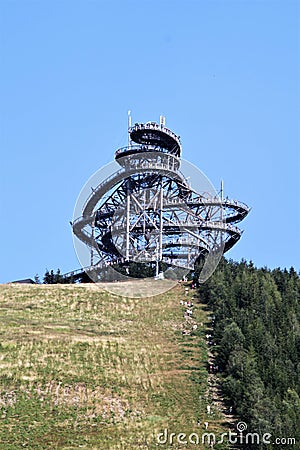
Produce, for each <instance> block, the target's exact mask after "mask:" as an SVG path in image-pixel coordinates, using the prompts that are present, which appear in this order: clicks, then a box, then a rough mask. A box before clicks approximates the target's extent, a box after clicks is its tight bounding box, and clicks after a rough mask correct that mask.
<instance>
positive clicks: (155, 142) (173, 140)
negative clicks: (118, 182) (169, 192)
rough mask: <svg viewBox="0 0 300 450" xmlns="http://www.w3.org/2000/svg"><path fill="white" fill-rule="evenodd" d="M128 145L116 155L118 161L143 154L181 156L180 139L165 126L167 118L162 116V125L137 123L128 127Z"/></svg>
mask: <svg viewBox="0 0 300 450" xmlns="http://www.w3.org/2000/svg"><path fill="white" fill-rule="evenodd" d="M128 139H129V140H128V145H127V147H123V148H119V149H118V150H117V151H116V153H115V158H116V160H119V159H121V158H124V157H127V156H132V155H134V154H138V153H142V152H159V153H164V154H169V155H172V156H173V157H175V158H177V159H179V158H180V156H181V143H180V138H179V136H177V135H176V134H175V133H173V131H171V130H169V128H167V127H166V126H165V118H164V117H163V116H161V118H160V124H158V123H156V122H146V123H136V124H135V125H134V126H131V124H130V126H129V127H128Z"/></svg>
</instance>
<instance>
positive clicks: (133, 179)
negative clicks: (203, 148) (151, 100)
mask: <svg viewBox="0 0 300 450" xmlns="http://www.w3.org/2000/svg"><path fill="white" fill-rule="evenodd" d="M128 131H129V141H128V145H127V146H126V147H123V148H120V149H118V150H117V151H116V153H115V160H116V161H117V162H118V164H119V165H120V169H119V170H118V171H116V172H115V173H113V174H112V175H111V176H109V177H108V178H107V179H105V180H104V181H103V182H101V183H100V184H99V185H98V186H97V187H96V188H95V189H93V191H92V194H91V195H90V196H89V198H88V199H87V200H86V202H85V204H84V206H83V210H82V216H81V217H79V218H77V219H76V220H75V221H74V222H73V224H72V226H73V232H74V234H75V235H76V236H77V237H78V238H79V239H80V240H81V241H82V242H84V243H85V244H86V245H87V246H89V248H90V253H91V266H90V268H89V269H88V271H90V272H93V274H94V275H95V274H96V275H97V279H99V280H100V279H101V273H102V274H103V271H102V272H101V269H103V268H104V267H107V266H114V267H120V266H122V265H123V266H125V267H126V264H127V265H128V264H129V263H130V262H135V263H147V264H150V265H151V264H153V265H156V267H158V265H159V264H160V265H161V263H164V267H169V268H181V269H183V270H191V269H193V268H194V265H195V262H196V261H197V260H198V259H199V258H200V257H201V256H207V255H209V254H211V253H213V252H216V251H221V253H222V254H223V252H226V251H227V250H229V249H230V248H231V247H232V246H233V245H234V244H235V243H236V242H237V241H238V240H239V239H240V237H241V234H242V232H241V230H240V229H239V228H238V227H237V226H236V223H237V222H239V221H241V220H242V219H243V218H244V217H245V216H246V215H247V214H248V212H249V208H248V206H246V205H245V204H244V203H241V202H238V201H236V200H229V199H228V198H226V199H224V198H223V195H221V196H219V195H212V194H211V193H205V192H196V191H195V190H193V189H192V187H190V185H189V182H188V179H187V178H186V177H185V176H184V175H183V174H182V173H181V171H180V157H181V151H182V148H181V143H180V139H179V137H178V136H177V135H176V134H175V133H173V132H172V131H171V130H169V129H168V128H167V127H166V126H165V121H164V118H161V121H160V124H157V123H154V122H148V123H145V124H143V123H141V124H135V125H134V126H130V127H129V130H128Z"/></svg>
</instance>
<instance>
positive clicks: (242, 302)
mask: <svg viewBox="0 0 300 450" xmlns="http://www.w3.org/2000/svg"><path fill="white" fill-rule="evenodd" d="M199 294H200V298H201V302H204V303H206V304H207V305H208V308H209V309H210V310H211V311H212V312H213V315H214V316H215V318H214V326H213V330H214V331H213V341H214V343H215V344H216V345H215V346H214V349H215V352H216V365H217V366H218V371H219V373H220V379H221V386H222V391H223V394H224V398H225V399H226V401H227V403H228V406H231V407H232V408H233V411H234V413H235V414H236V416H237V417H238V418H239V419H241V420H243V421H245V422H246V423H247V425H248V430H249V431H250V432H257V433H260V434H264V433H271V434H272V436H273V437H294V438H295V439H296V442H297V443H296V445H293V446H291V447H289V446H285V445H282V446H281V447H280V446H277V447H276V448H294V449H296V448H299V447H298V445H299V442H300V372H299V369H300V323H299V319H300V278H299V276H298V274H297V273H296V272H295V270H294V269H292V268H291V269H290V270H289V271H288V270H286V269H285V270H280V269H275V270H268V269H264V268H263V269H257V268H255V267H254V266H253V264H252V263H246V262H244V261H242V262H240V263H237V262H233V261H226V260H225V259H223V260H222V261H221V263H220V264H219V266H218V268H217V270H216V271H215V273H214V274H213V276H212V277H211V278H210V279H209V280H208V281H206V282H205V284H203V285H201V286H200V288H199ZM268 447H270V446H268ZM247 448H264V446H263V445H260V446H255V445H252V446H249V445H248V446H247Z"/></svg>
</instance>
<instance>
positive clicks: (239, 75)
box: [0, 0, 300, 282]
mask: <svg viewBox="0 0 300 450" xmlns="http://www.w3.org/2000/svg"><path fill="white" fill-rule="evenodd" d="M0 46H1V47H0V67H1V70H0V79H1V83H0V127H1V129H0V133H1V134H0V152H1V165H0V170H1V180H0V251H1V266H0V282H6V281H10V280H15V279H19V278H27V277H34V275H35V274H36V273H39V274H40V275H41V276H42V275H43V274H44V272H45V270H46V268H48V269H52V268H53V269H55V270H56V269H57V268H60V269H61V271H62V272H67V271H70V270H72V269H76V268H78V267H79V263H78V261H77V258H76V255H75V252H74V249H73V242H72V234H71V227H70V225H69V220H71V219H72V215H73V208H74V205H75V202H76V198H77V196H78V194H79V192H80V190H81V188H82V186H83V185H84V184H85V182H86V181H87V180H88V178H89V177H90V176H91V175H92V174H93V173H94V172H95V171H96V170H97V169H99V168H100V167H102V166H103V165H104V164H107V163H109V162H110V161H112V160H113V157H114V151H115V149H116V148H117V147H120V146H122V145H126V131H127V110H128V109H131V110H132V116H133V122H143V121H148V120H151V121H155V120H156V121H158V120H159V115H160V114H164V115H165V116H166V118H167V126H168V127H169V128H171V129H172V130H173V131H175V132H176V133H177V134H179V135H180V136H181V140H182V144H183V157H184V158H185V159H187V160H189V161H191V162H192V163H194V164H196V165H197V166H198V167H199V168H200V169H201V170H202V171H203V172H204V173H205V174H206V175H207V176H208V177H209V179H210V180H211V181H212V182H213V183H214V184H215V185H216V186H218V185H219V183H220V180H221V179H223V180H224V187H225V195H228V196H229V197H230V198H237V199H239V200H241V201H244V202H245V203H247V204H248V205H250V206H251V207H252V211H251V213H250V214H249V216H248V218H247V219H246V220H244V221H243V222H242V223H241V227H242V228H243V229H244V230H245V232H244V234H243V236H242V239H241V240H240V241H239V242H238V244H237V245H236V246H235V247H234V248H233V249H232V250H231V251H230V252H228V253H227V255H228V257H231V258H233V259H236V260H240V259H241V258H245V259H247V260H250V259H251V260H253V262H254V264H255V265H256V266H268V267H270V268H273V267H278V266H280V267H290V266H294V267H295V268H296V270H299V269H300V263H299V255H300V237H299V234H300V231H299V230H300V220H299V214H300V213H299V210H300V200H299V199H300V186H299V179H300V163H299V154H300V132H299V123H300V122H299V117H300V115H299V113H300V107H299V106H300V89H299V86H300V82H299V79H300V71H299V58H300V30H299V2H298V1H296V0H295V1H292V0H282V1H273V0H265V1H258V0H255V1H254V0H253V1H243V0H240V1H230V0H226V1H225V0H223V1H221V0H219V1H209V0H198V1H196V0H195V1H191V0H185V1H183V0H180V1H177V0H174V1H163V0H152V1H146V0H139V1H135V0H134V1H129V0H128V1H126V0H122V1H101V0H98V1H86V0H84V1H83V0H82V1H76V0H72V1H71V0H70V1H64V0H62V1H53V0H51V1H50V0H40V1H27V0H18V1H16V0H14V1H13V0H12V1H8V0H0Z"/></svg>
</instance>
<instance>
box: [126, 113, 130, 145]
mask: <svg viewBox="0 0 300 450" xmlns="http://www.w3.org/2000/svg"><path fill="white" fill-rule="evenodd" d="M127 115H128V148H129V147H130V145H131V139H130V131H129V130H130V128H131V111H130V109H129V110H128V111H127Z"/></svg>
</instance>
